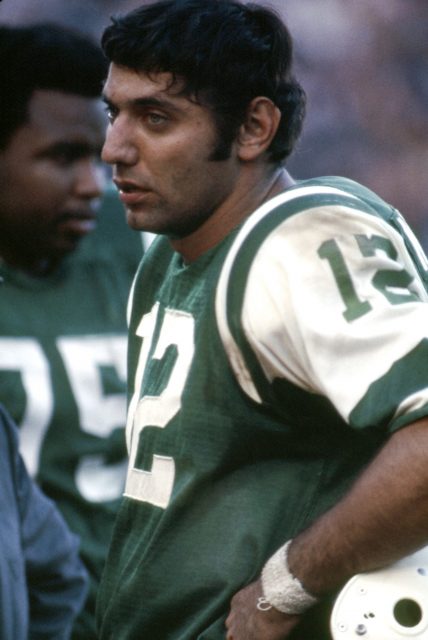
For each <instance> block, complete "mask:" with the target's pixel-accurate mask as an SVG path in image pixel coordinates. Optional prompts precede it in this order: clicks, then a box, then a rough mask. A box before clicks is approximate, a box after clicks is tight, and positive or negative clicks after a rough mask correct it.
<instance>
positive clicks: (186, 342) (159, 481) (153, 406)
mask: <svg viewBox="0 0 428 640" xmlns="http://www.w3.org/2000/svg"><path fill="white" fill-rule="evenodd" d="M158 314H159V304H158V303H156V304H155V305H154V307H153V308H152V310H151V311H150V313H148V314H146V315H145V316H143V318H142V320H141V322H140V324H139V326H138V329H137V335H138V336H140V337H142V338H143V345H142V349H141V353H140V358H139V362H138V366H137V371H136V375H135V388H134V395H133V397H132V400H131V403H130V406H129V412H128V424H127V428H126V432H127V444H128V450H129V455H130V462H129V469H128V477H127V481H126V488H125V496H127V497H129V498H133V499H134V500H140V501H141V502H149V503H151V504H153V505H156V506H158V507H162V508H166V507H167V505H168V503H169V500H170V497H171V493H172V489H173V486H174V478H175V463H174V459H173V458H171V457H168V456H161V455H156V454H155V455H153V464H152V468H151V470H150V471H144V470H143V469H139V468H137V467H136V466H135V460H136V456H137V451H138V445H139V442H140V437H141V435H142V431H143V429H144V428H145V427H148V426H150V427H159V428H160V429H164V428H165V427H166V426H167V424H168V422H169V421H170V420H171V419H172V418H173V417H174V416H175V415H176V413H177V412H178V411H179V409H180V407H181V396H182V393H183V389H184V386H185V384H186V378H187V375H188V373H189V369H190V365H191V363H192V359H193V354H194V324H195V323H194V319H193V316H192V315H190V314H189V313H185V312H181V311H176V310H174V309H166V310H165V316H164V319H163V322H162V326H161V329H160V333H159V337H158V340H157V343H156V346H155V348H154V351H153V355H152V358H153V359H155V360H160V359H161V358H162V357H163V356H164V355H165V352H166V350H167V348H168V347H169V346H171V345H175V346H176V347H177V358H176V360H175V363H174V366H173V368H172V370H171V374H170V376H169V379H168V383H167V385H166V387H165V388H164V390H163V391H162V393H161V394H160V395H159V396H149V395H146V396H143V397H142V398H140V389H141V383H142V381H143V376H144V371H145V368H146V365H147V363H148V360H149V353H150V351H151V349H152V346H154V345H153V338H154V331H155V327H156V321H157V318H158Z"/></svg>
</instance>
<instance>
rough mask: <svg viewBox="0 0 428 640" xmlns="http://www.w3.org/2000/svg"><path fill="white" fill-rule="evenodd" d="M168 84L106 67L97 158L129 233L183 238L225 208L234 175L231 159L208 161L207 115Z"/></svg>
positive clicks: (210, 131)
mask: <svg viewBox="0 0 428 640" xmlns="http://www.w3.org/2000/svg"><path fill="white" fill-rule="evenodd" d="M170 82H171V76H170V74H168V73H159V74H153V75H150V77H149V76H147V75H146V74H144V73H137V72H135V71H132V70H130V69H128V68H126V67H122V66H118V65H115V64H113V65H111V68H110V72H109V76H108V79H107V82H106V85H105V88H104V95H105V99H106V102H107V105H108V113H109V118H110V125H109V127H108V129H107V138H106V142H105V145H104V148H103V154H102V156H103V159H104V160H105V161H106V162H109V163H111V164H113V165H114V180H115V182H116V185H117V186H118V188H119V193H120V197H121V200H122V202H123V203H124V205H125V207H126V211H127V217H128V223H129V224H130V226H131V227H133V228H135V229H144V230H146V231H152V232H155V233H163V234H166V235H168V236H170V237H171V238H183V237H186V236H187V235H189V234H191V233H192V232H193V231H195V230H196V229H198V228H199V227H200V226H201V225H202V224H203V223H204V222H205V221H206V220H207V219H208V218H209V217H210V216H211V215H212V213H213V212H214V211H215V210H217V209H218V208H219V207H220V206H221V205H222V204H223V203H224V202H225V200H227V198H228V197H229V196H230V194H231V193H232V192H233V190H234V188H235V184H236V180H237V176H238V174H239V171H240V169H239V163H238V161H237V158H236V153H234V152H233V149H232V153H231V156H230V158H228V159H226V160H222V161H213V160H212V155H213V152H214V150H215V149H216V146H217V131H216V128H215V124H214V120H213V117H212V114H211V112H210V111H209V109H208V108H207V107H205V106H203V105H201V104H198V103H196V102H195V101H192V100H191V99H190V98H189V97H186V96H185V95H183V94H182V93H181V94H180V92H179V88H180V87H179V85H177V84H174V85H173V86H170ZM232 147H233V145H232Z"/></svg>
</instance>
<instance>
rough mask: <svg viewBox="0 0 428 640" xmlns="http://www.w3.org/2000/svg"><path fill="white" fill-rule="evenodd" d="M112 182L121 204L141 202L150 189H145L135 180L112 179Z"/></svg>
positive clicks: (130, 204)
mask: <svg viewBox="0 0 428 640" xmlns="http://www.w3.org/2000/svg"><path fill="white" fill-rule="evenodd" d="M114 183H115V185H116V187H117V189H118V191H119V198H120V200H121V202H123V204H125V205H128V206H132V205H136V204H138V203H140V202H142V201H143V200H144V199H145V198H146V196H147V194H148V193H150V189H146V188H144V187H142V186H140V185H138V184H136V183H135V182H130V181H127V180H114Z"/></svg>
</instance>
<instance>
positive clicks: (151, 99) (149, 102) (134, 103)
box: [102, 95, 180, 111]
mask: <svg viewBox="0 0 428 640" xmlns="http://www.w3.org/2000/svg"><path fill="white" fill-rule="evenodd" d="M102 100H103V102H104V103H105V104H106V105H107V106H108V107H116V105H115V103H114V102H113V101H112V100H111V99H110V98H108V97H107V96H106V95H103V96H102ZM126 105H127V106H131V107H135V108H137V109H138V108H144V107H159V108H167V109H170V110H172V111H180V108H179V107H177V106H176V105H175V104H174V103H173V102H171V101H170V100H164V99H162V98H156V97H155V96H147V97H145V98H144V97H141V98H133V99H132V100H128V101H126Z"/></svg>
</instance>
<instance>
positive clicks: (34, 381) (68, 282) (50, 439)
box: [0, 192, 142, 640]
mask: <svg viewBox="0 0 428 640" xmlns="http://www.w3.org/2000/svg"><path fill="white" fill-rule="evenodd" d="M141 256H142V243H141V236H140V234H137V233H135V232H132V231H131V230H130V229H129V228H128V226H127V224H126V221H125V217H124V212H123V210H122V208H121V205H120V203H119V201H118V200H117V198H116V196H115V195H114V194H113V193H112V192H109V193H107V194H106V198H105V201H104V203H103V206H102V207H101V210H100V213H99V221H98V227H97V229H96V230H95V231H94V232H93V233H92V234H91V235H90V236H88V237H87V238H85V239H84V240H82V242H81V244H80V245H79V247H78V249H77V250H76V251H75V252H74V253H73V254H72V255H70V256H68V257H67V259H66V260H65V261H64V263H63V264H62V266H61V268H60V269H59V270H58V271H57V272H56V273H54V274H53V275H51V276H48V277H43V278H37V277H31V276H29V275H26V274H24V273H22V272H19V271H17V270H15V269H12V268H9V267H7V266H5V265H2V266H1V267H0V275H1V276H2V277H3V283H2V284H1V285H0V296H1V297H0V300H1V315H0V400H1V402H3V403H4V404H5V406H6V407H7V408H8V410H9V411H10V413H11V414H12V415H13V417H14V418H15V420H16V421H17V423H18V425H19V426H20V441H21V450H22V454H23V457H24V459H25V461H26V464H27V467H28V469H29V471H30V472H31V473H32V474H33V475H35V476H36V477H37V480H38V482H39V484H40V486H41V487H42V488H43V490H44V491H45V492H46V493H47V494H48V495H49V496H50V497H51V498H53V499H54V500H55V501H56V503H57V505H58V506H59V508H60V509H61V511H62V513H63V515H64V516H65V518H66V520H67V522H68V524H69V526H70V528H71V529H72V530H73V531H75V532H76V533H78V534H79V535H80V537H81V552H82V557H83V560H84V562H85V564H86V566H87V568H88V570H89V573H90V575H91V577H92V589H91V593H90V598H89V600H88V603H87V607H86V609H85V611H84V613H83V614H82V616H81V618H80V619H79V621H78V624H77V625H76V632H75V635H74V636H73V637H75V638H79V639H81V640H90V639H92V638H95V637H96V636H95V621H94V610H95V594H96V590H97V587H98V583H99V579H100V575H101V571H102V568H103V565H104V560H105V556H106V553H107V548H108V543H109V539H110V535H111V530H112V526H113V521H114V518H115V516H116V512H117V509H118V506H119V499H120V497H121V496H122V493H123V487H124V481H125V475H126V447H125V436H124V427H125V422H126V344H127V323H126V305H127V298H128V295H129V290H130V287H131V283H132V279H133V277H134V276H135V272H136V269H137V266H138V263H139V261H140V259H141Z"/></svg>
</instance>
